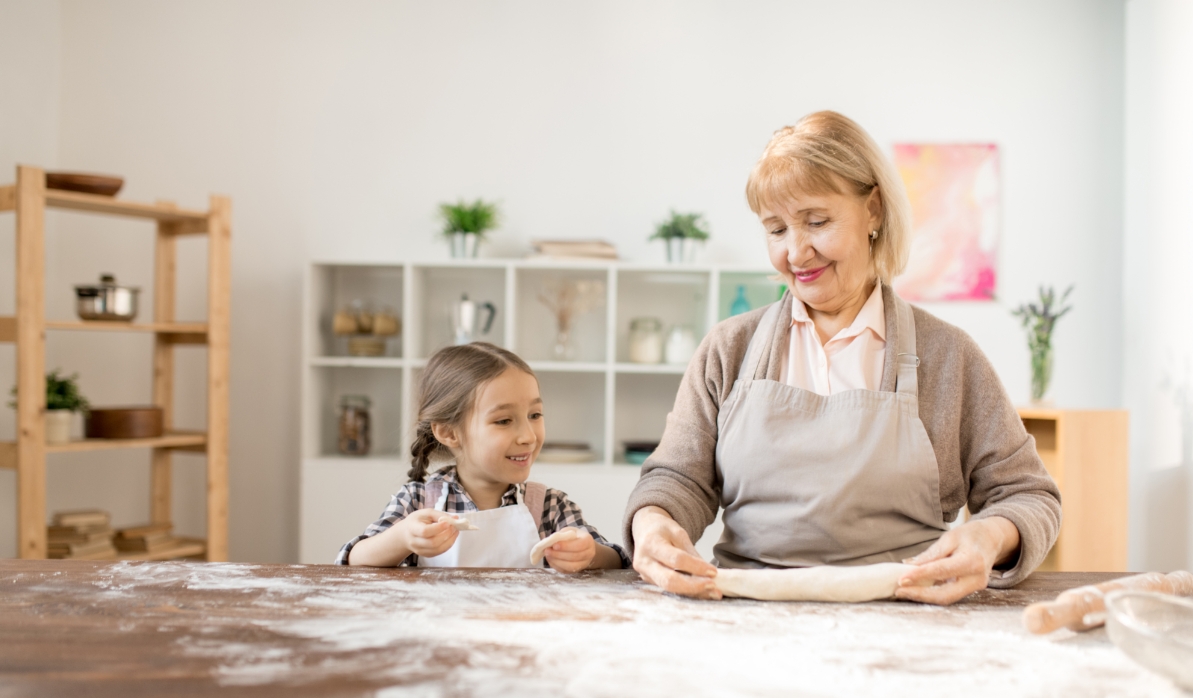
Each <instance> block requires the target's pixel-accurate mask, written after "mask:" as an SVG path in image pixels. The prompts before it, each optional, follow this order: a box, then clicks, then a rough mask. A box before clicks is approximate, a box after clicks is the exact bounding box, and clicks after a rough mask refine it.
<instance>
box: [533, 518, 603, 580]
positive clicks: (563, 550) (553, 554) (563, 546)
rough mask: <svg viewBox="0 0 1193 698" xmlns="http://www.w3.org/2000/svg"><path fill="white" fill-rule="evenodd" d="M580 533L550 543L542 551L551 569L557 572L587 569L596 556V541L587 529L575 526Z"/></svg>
mask: <svg viewBox="0 0 1193 698" xmlns="http://www.w3.org/2000/svg"><path fill="white" fill-rule="evenodd" d="M576 530H577V531H579V532H580V535H579V536H577V537H576V538H573V539H572V540H565V541H560V542H559V543H556V544H555V545H552V546H551V547H550V548H547V549H546V550H545V551H544V552H543V557H545V558H546V559H547V564H549V565H551V569H553V570H557V571H559V572H579V571H580V570H586V569H588V566H589V565H590V564H592V560H593V558H595V557H596V541H594V540H593V539H592V534H591V533H589V532H588V531H587V529H583V528H579V527H577V528H576Z"/></svg>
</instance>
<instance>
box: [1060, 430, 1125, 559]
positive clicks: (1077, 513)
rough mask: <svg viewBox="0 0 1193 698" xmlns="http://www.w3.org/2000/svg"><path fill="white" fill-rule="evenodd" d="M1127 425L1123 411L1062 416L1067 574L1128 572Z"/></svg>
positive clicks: (1063, 542) (1063, 536)
mask: <svg viewBox="0 0 1193 698" xmlns="http://www.w3.org/2000/svg"><path fill="white" fill-rule="evenodd" d="M1127 421H1128V415H1127V412H1126V411H1123V410H1081V411H1066V412H1065V414H1064V416H1063V417H1062V421H1061V425H1062V429H1061V438H1062V439H1063V442H1062V445H1061V453H1062V456H1063V458H1064V460H1065V465H1064V468H1065V481H1064V488H1063V489H1062V491H1061V505H1062V507H1063V508H1064V523H1063V524H1062V529H1061V540H1060V543H1059V544H1058V550H1057V555H1058V558H1059V566H1060V569H1061V570H1074V571H1075V570H1089V571H1099V572H1119V571H1124V570H1126V569H1127V489H1128V475H1127V468H1128V458H1129V454H1128V447H1127V434H1128V423H1127Z"/></svg>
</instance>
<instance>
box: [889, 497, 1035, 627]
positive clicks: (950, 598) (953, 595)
mask: <svg viewBox="0 0 1193 698" xmlns="http://www.w3.org/2000/svg"><path fill="white" fill-rule="evenodd" d="M1018 549H1019V529H1018V528H1016V527H1015V524H1013V523H1011V522H1010V520H1008V519H1005V518H1003V517H1001V516H991V517H990V518H988V519H978V520H976V521H969V522H967V523H965V524H962V525H961V526H958V527H957V528H954V529H953V530H951V531H948V532H947V533H945V534H944V535H943V536H941V537H940V538H939V539H938V540H937V541H936V542H935V543H933V544H932V547H930V548H928V549H927V550H925V551H924V552H922V553H920V554H919V555H916V556H915V557H913V558H910V559H908V560H904V562H906V563H907V564H909V565H916V566H917V567H916V569H914V570H912V571H910V572H908V573H907V574H905V575H903V578H902V579H900V580H899V588H898V589H897V590H896V591H895V598H897V599H905V600H907V601H920V602H923V603H932V604H937V605H940V606H947V605H949V604H951V603H953V602H954V601H959V600H961V599H963V598H965V597H966V596H969V595H970V594H972V593H973V592H975V591H980V590H982V589H985V588H986V583H987V581H988V580H989V578H990V572H991V570H993V569H994V566H995V565H996V564H998V563H1000V562H1003V561H1005V560H1008V559H1010V557H1011V556H1012V555H1013V554H1015V552H1016V551H1017V550H1018ZM929 582H931V583H932V586H918V585H920V584H928V583H929Z"/></svg>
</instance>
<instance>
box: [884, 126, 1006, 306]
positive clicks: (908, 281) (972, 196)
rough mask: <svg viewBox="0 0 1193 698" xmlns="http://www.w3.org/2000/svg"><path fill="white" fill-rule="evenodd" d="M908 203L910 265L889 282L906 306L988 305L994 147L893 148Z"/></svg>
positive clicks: (995, 207)
mask: <svg viewBox="0 0 1193 698" xmlns="http://www.w3.org/2000/svg"><path fill="white" fill-rule="evenodd" d="M895 167H897V168H898V170H899V174H900V175H901V176H902V177H903V183H904V184H905V185H906V186H907V194H908V196H909V197H910V198H911V217H912V230H913V233H912V239H911V257H910V259H909V260H908V263H907V269H906V270H905V271H904V272H903V273H902V274H901V275H899V277H898V278H897V279H895V281H894V284H893V285H894V288H895V291H896V292H898V294H899V295H900V296H902V297H903V298H905V299H907V300H909V301H921V302H923V301H954V300H991V299H993V298H994V281H995V276H996V264H997V257H998V230H999V213H1000V201H999V176H998V146H996V145H986V144H982V145H896V146H895Z"/></svg>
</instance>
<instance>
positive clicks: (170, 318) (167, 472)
mask: <svg viewBox="0 0 1193 698" xmlns="http://www.w3.org/2000/svg"><path fill="white" fill-rule="evenodd" d="M159 205H170V204H169V202H159ZM177 227H178V224H177V223H172V222H169V221H158V223H157V239H156V241H155V243H154V262H153V322H154V324H156V325H168V324H170V323H173V322H174V308H175V305H176V299H175V296H176V285H177V264H178V244H177V237H176V236H175V230H176V229H177ZM178 336H195V335H173V336H170V335H163V334H157V335H155V336H154V340H153V404H154V405H157V406H158V407H160V408H161V409H162V424H163V426H164V427H165V428H166V429H173V428H174V343H173V342H172V341H171V340H170V339H168V338H167V337H171V338H176V337H178ZM198 336H200V337H202V338H203V341H206V340H207V335H206V334H203V335H198ZM173 462H174V457H173V454H172V453H171V452H170V450H169V449H166V448H155V449H153V455H152V457H151V462H150V466H149V468H150V470H149V519H150V521H152V522H154V523H172V522H173V514H172V512H171V505H172V496H171V492H172V490H173V479H174V467H173Z"/></svg>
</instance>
